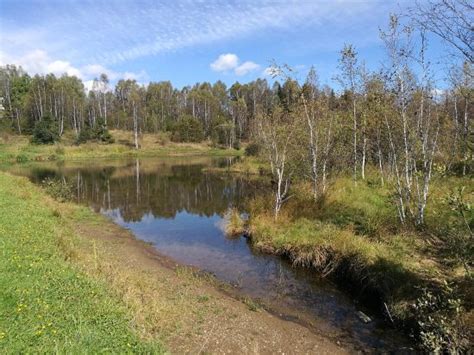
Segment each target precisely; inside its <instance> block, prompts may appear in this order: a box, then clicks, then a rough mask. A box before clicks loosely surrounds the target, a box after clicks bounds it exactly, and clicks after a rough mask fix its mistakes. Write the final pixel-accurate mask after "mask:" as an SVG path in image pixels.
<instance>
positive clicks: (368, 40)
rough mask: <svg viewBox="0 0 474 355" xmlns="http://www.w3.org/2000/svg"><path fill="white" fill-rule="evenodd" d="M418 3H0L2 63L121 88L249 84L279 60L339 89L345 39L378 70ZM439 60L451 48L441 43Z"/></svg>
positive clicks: (316, 0)
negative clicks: (398, 16)
mask: <svg viewBox="0 0 474 355" xmlns="http://www.w3.org/2000/svg"><path fill="white" fill-rule="evenodd" d="M409 4H410V2H409V1H407V0H400V1H390V0H387V1H383V0H365V1H364V0H333V1H332V0H302V1H296V0H295V1H291V0H288V1H285V0H271V1H266V0H261V1H257V0H240V1H217V0H216V1H205V0H201V1H198V0H194V1H190V0H189V1H184V0H183V1H182V0H169V1H165V0H162V1H143V0H138V1H132V0H115V1H114V0H108V1H69V0H62V1H60V0H54V1H45V0H42V1H40V0H36V1H26V0H0V36H1V37H0V64H1V65H5V64H18V65H22V66H23V67H24V68H25V69H26V70H27V71H28V72H29V73H31V74H34V73H45V72H54V73H55V74H58V75H60V74H61V73H64V72H66V73H68V74H70V75H77V76H79V77H80V78H81V79H83V80H84V81H85V82H89V83H90V80H92V79H93V78H94V77H97V76H98V75H100V73H101V72H105V73H107V74H108V75H109V77H110V79H111V81H112V82H115V81H116V80H118V79H119V78H134V79H136V80H137V81H139V82H140V83H147V82H148V81H160V80H170V81H171V82H172V83H173V84H174V85H176V86H178V87H182V86H183V85H187V84H194V83H195V82H202V81H210V82H214V81H217V80H222V81H224V82H226V83H227V84H231V83H233V82H235V81H237V80H238V81H240V82H248V81H251V80H254V79H256V78H258V77H265V75H266V74H265V68H266V67H268V65H269V64H270V62H271V60H272V59H274V60H276V61H277V62H278V63H287V64H289V65H291V66H293V67H295V68H296V69H297V71H298V75H299V76H300V77H301V78H303V77H304V76H305V75H306V73H307V71H308V69H309V68H310V66H311V65H314V66H315V68H316V70H317V71H318V74H319V76H320V82H321V83H322V84H330V85H334V82H333V80H332V78H333V77H334V76H335V75H336V73H337V59H338V57H339V51H340V49H341V48H342V46H343V45H344V43H352V44H353V45H355V47H356V49H357V51H358V53H359V55H360V58H361V59H364V60H365V61H366V63H367V66H368V67H369V68H372V69H375V68H377V67H379V66H380V64H381V62H383V60H384V49H383V46H382V43H381V41H380V40H379V35H378V33H379V32H378V31H379V28H381V27H382V28H383V27H385V25H386V24H387V21H388V15H389V13H390V12H399V11H401V10H403V9H406V7H407V6H409ZM433 43H434V46H433V47H432V53H433V56H434V55H435V54H439V53H442V52H443V50H444V48H443V47H442V46H441V45H440V43H439V42H437V41H434V42H433Z"/></svg>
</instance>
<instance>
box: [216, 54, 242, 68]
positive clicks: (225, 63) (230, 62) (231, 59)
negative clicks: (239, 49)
mask: <svg viewBox="0 0 474 355" xmlns="http://www.w3.org/2000/svg"><path fill="white" fill-rule="evenodd" d="M238 64H239V57H237V56H236V55H235V54H232V53H227V54H221V55H220V56H219V58H217V59H216V60H215V61H214V62H212V63H211V69H212V70H214V71H218V72H222V71H228V70H231V69H234V68H236V67H237V65H238Z"/></svg>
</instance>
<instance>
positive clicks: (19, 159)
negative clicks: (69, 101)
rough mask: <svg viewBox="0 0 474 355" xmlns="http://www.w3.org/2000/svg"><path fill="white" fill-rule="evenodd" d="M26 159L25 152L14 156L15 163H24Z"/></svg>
mask: <svg viewBox="0 0 474 355" xmlns="http://www.w3.org/2000/svg"><path fill="white" fill-rule="evenodd" d="M27 161H28V157H27V156H26V155H25V154H18V155H17V156H16V162H17V163H26V162H27Z"/></svg>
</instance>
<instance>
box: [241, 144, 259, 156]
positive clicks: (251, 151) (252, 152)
mask: <svg viewBox="0 0 474 355" xmlns="http://www.w3.org/2000/svg"><path fill="white" fill-rule="evenodd" d="M260 148H261V147H260V144H258V143H250V144H249V145H248V146H247V147H246V148H245V155H247V156H249V157H256V156H257V155H258V154H259V153H260Z"/></svg>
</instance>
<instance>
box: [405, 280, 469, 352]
mask: <svg viewBox="0 0 474 355" xmlns="http://www.w3.org/2000/svg"><path fill="white" fill-rule="evenodd" d="M454 294H455V292H454V290H453V288H451V287H450V286H449V285H448V284H447V283H445V284H444V285H443V287H442V289H440V290H438V291H437V292H436V293H434V292H431V291H428V290H423V293H422V295H421V297H419V298H418V299H417V300H416V302H415V304H414V305H413V309H414V312H415V317H416V319H417V321H418V327H419V338H420V345H421V347H422V348H423V350H425V351H427V352H428V353H449V354H458V353H462V352H463V350H467V343H468V341H467V339H466V338H467V337H466V334H465V330H464V329H463V327H462V321H461V314H462V312H463V310H462V307H461V300H460V299H458V298H455V297H454Z"/></svg>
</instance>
